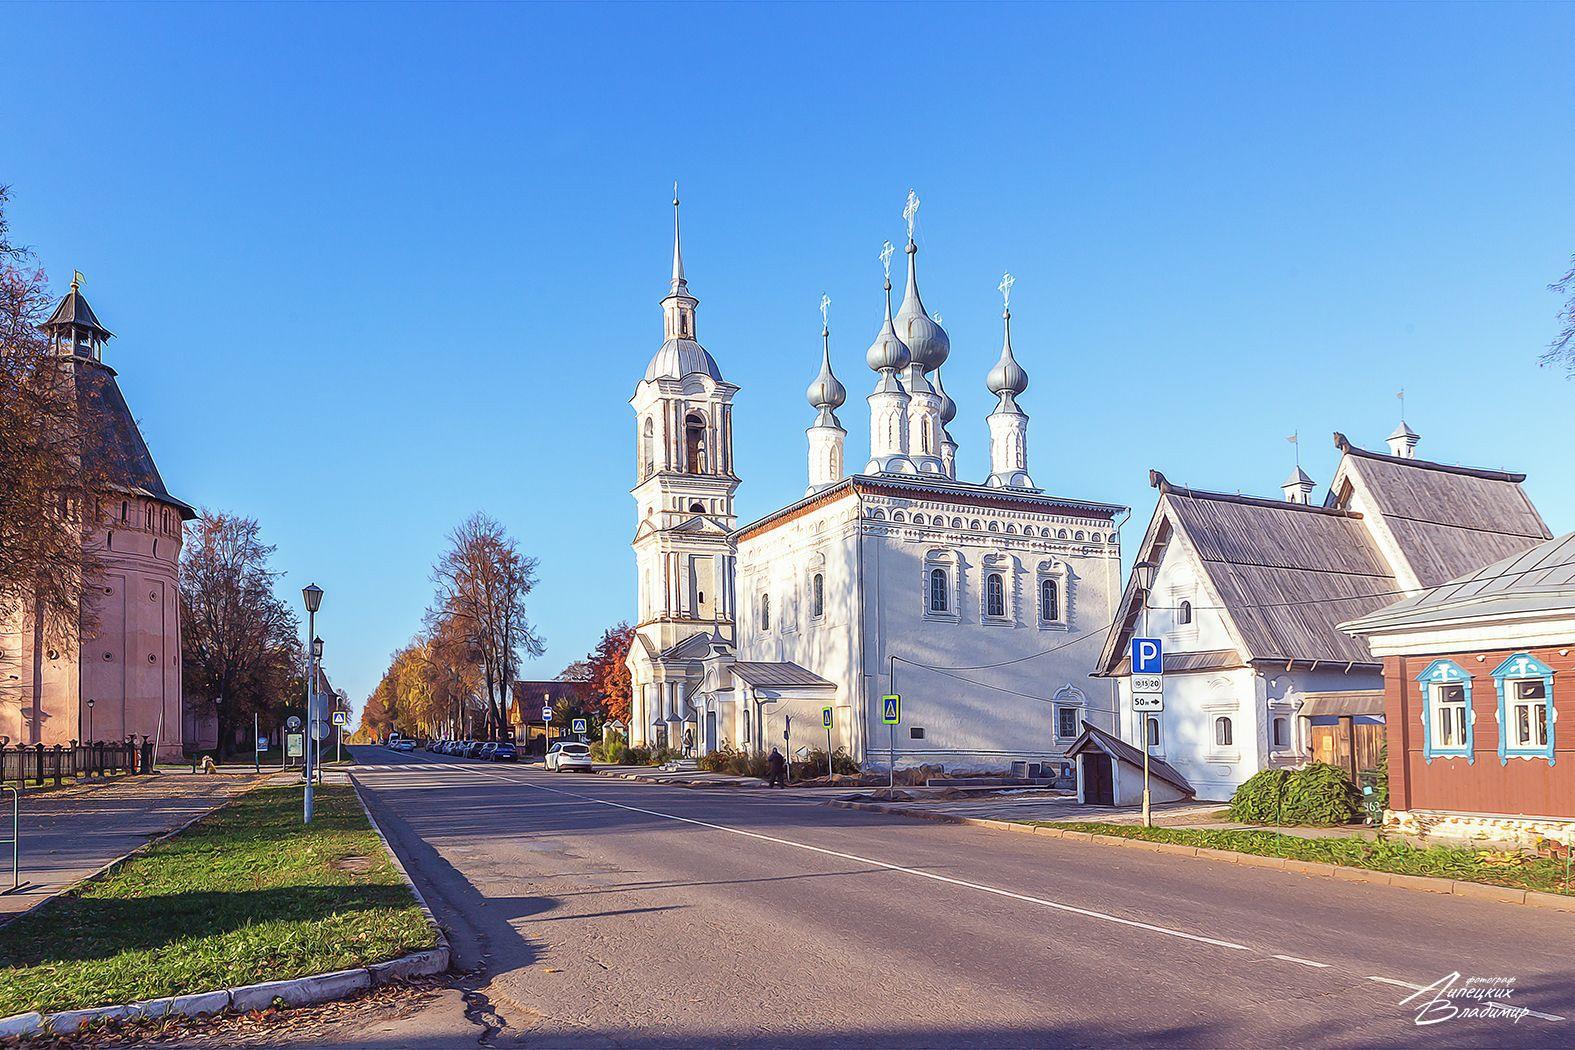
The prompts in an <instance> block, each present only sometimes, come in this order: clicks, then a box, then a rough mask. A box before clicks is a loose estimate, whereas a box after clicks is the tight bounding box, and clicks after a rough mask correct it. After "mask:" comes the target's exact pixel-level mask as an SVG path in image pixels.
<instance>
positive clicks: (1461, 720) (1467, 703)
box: [1416, 660, 1476, 763]
mask: <svg viewBox="0 0 1575 1050" xmlns="http://www.w3.org/2000/svg"><path fill="white" fill-rule="evenodd" d="M1416 680H1417V683H1418V684H1419V685H1420V686H1421V687H1422V757H1423V758H1424V759H1426V760H1427V761H1428V762H1429V763H1431V762H1432V761H1433V759H1435V758H1463V759H1465V760H1466V761H1467V762H1468V763H1470V762H1475V761H1476V756H1475V755H1474V754H1473V752H1472V749H1471V745H1472V738H1473V734H1472V723H1473V721H1475V719H1474V718H1473V717H1472V714H1471V676H1470V675H1469V674H1467V673H1466V672H1465V670H1464V669H1462V668H1461V666H1460V665H1459V664H1457V663H1455V662H1454V661H1453V660H1434V661H1433V662H1432V663H1430V664H1428V665H1427V668H1426V669H1425V670H1423V672H1422V673H1421V674H1419V675H1417V676H1416Z"/></svg>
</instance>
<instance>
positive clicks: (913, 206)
mask: <svg viewBox="0 0 1575 1050" xmlns="http://www.w3.org/2000/svg"><path fill="white" fill-rule="evenodd" d="M918 217H919V195H918V194H917V193H914V192H913V191H912V190H909V191H908V202H907V203H906V204H904V205H903V206H902V221H903V222H905V223H907V224H908V240H910V241H911V240H913V220H915V219H917V218H918Z"/></svg>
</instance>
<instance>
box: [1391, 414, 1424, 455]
mask: <svg viewBox="0 0 1575 1050" xmlns="http://www.w3.org/2000/svg"><path fill="white" fill-rule="evenodd" d="M1421 440H1422V437H1421V435H1419V434H1418V433H1417V432H1416V431H1414V430H1412V429H1411V428H1410V427H1409V426H1407V425H1406V421H1405V420H1403V419H1402V420H1401V421H1400V425H1399V426H1397V427H1395V432H1394V433H1393V434H1390V435H1389V454H1390V455H1391V456H1398V457H1400V458H1401V459H1415V458H1416V443H1417V442H1418V441H1421Z"/></svg>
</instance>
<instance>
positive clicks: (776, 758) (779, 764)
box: [766, 748, 787, 788]
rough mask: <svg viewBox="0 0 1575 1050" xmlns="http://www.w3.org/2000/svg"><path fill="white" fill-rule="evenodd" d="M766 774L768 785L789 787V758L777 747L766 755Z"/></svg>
mask: <svg viewBox="0 0 1575 1050" xmlns="http://www.w3.org/2000/svg"><path fill="white" fill-rule="evenodd" d="M766 774H767V775H766V786H767V787H778V788H785V787H787V759H785V758H783V757H782V752H780V751H778V750H777V749H776V748H772V749H771V754H769V755H767V756H766Z"/></svg>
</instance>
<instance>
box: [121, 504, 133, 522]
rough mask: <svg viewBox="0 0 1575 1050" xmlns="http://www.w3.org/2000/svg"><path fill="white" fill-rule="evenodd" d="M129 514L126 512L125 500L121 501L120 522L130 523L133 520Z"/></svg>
mask: <svg viewBox="0 0 1575 1050" xmlns="http://www.w3.org/2000/svg"><path fill="white" fill-rule="evenodd" d="M128 513H129V512H128V511H127V510H126V501H125V500H121V501H120V520H121V521H130V520H131V519H130V518H129V517H128V516H127V515H128Z"/></svg>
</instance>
